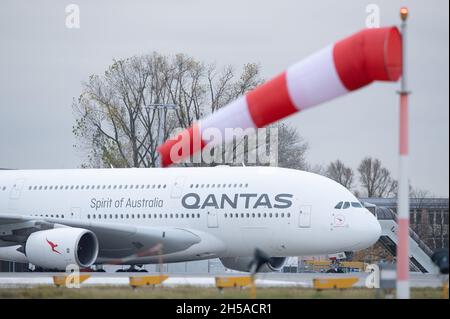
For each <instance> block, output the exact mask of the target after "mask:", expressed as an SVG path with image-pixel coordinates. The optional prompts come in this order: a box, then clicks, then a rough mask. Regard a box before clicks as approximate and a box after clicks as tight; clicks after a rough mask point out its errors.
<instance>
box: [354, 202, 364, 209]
mask: <svg viewBox="0 0 450 319" xmlns="http://www.w3.org/2000/svg"><path fill="white" fill-rule="evenodd" d="M352 207H357V208H362V205H361V204H360V203H358V202H352Z"/></svg>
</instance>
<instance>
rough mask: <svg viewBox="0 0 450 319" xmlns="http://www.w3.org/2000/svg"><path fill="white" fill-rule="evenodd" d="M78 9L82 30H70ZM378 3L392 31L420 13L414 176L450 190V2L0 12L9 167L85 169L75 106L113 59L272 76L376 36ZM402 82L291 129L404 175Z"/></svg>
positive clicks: (45, 6) (150, 4)
mask: <svg viewBox="0 0 450 319" xmlns="http://www.w3.org/2000/svg"><path fill="white" fill-rule="evenodd" d="M70 3H75V4H77V5H79V8H80V28H79V29H68V28H66V26H65V18H66V13H65V7H66V5H68V4H70ZM371 3H374V4H377V5H378V6H379V8H380V18H381V24H382V25H392V24H397V23H399V18H398V9H399V7H400V6H402V5H407V6H409V8H410V11H411V14H410V21H409V22H410V36H409V39H410V47H409V57H410V63H409V67H410V82H409V83H410V89H411V90H412V92H413V94H412V96H411V100H410V101H411V104H410V107H411V111H410V119H411V122H410V129H411V146H410V154H411V156H410V176H411V182H412V183H413V185H414V186H416V187H420V188H422V189H427V190H430V191H431V192H432V193H434V194H435V195H438V196H448V193H449V91H448V87H449V73H448V72H449V71H448V69H449V42H448V41H449V40H448V38H449V18H448V11H449V8H448V6H449V2H448V1H447V0H434V1H425V0H414V1H399V0H396V1H395V0H386V1H362V0H346V1H332V0H330V1H325V0H315V1H297V0H295V1H294V0H293V1H283V0H276V1H275V0H271V1H266V0H264V1H262V0H254V1H242V0H227V1H211V0H192V1H189V0H164V1H163V0H160V1H112V0H103V1H92V0H86V1H84V0H83V1H81V0H73V1H62V0H53V1H31V0H30V1H18V0H10V1H5V0H2V1H1V3H0V41H1V50H0V167H10V168H75V167H78V166H79V165H80V164H81V161H82V157H81V156H80V155H79V154H77V153H76V152H75V150H74V149H73V147H72V145H73V144H74V143H75V140H74V138H73V135H72V131H71V130H72V125H73V121H74V119H73V114H72V110H71V102H72V99H73V98H74V97H77V96H78V95H79V93H80V90H81V82H82V81H85V80H87V78H88V76H89V75H91V74H100V73H102V72H103V71H104V70H105V69H106V68H107V66H108V65H109V64H110V63H111V61H112V59H113V58H124V57H129V56H132V55H135V54H144V53H148V52H152V51H159V52H161V53H164V54H175V53H179V52H182V53H187V54H189V55H192V56H193V57H195V58H197V59H199V60H202V61H205V62H216V63H217V64H219V65H225V64H231V65H233V66H235V67H236V68H239V67H240V66H242V65H243V64H244V63H247V62H258V63H260V65H261V67H262V72H263V76H264V78H267V79H268V78H270V77H272V76H274V75H276V74H278V73H280V72H281V71H282V70H284V69H285V68H286V67H288V66H289V65H290V64H293V63H295V62H296V61H298V60H300V59H302V58H304V57H306V56H307V55H309V54H311V53H313V52H315V51H317V50H318V49H321V48H322V47H324V46H326V45H328V44H330V43H333V42H335V41H337V40H339V39H341V38H343V37H345V36H347V35H350V34H352V33H354V32H356V31H358V30H360V29H362V28H364V27H365V20H366V16H367V13H366V6H367V5H368V4H371ZM398 87H399V86H398V84H396V83H395V84H391V83H389V84H388V83H376V84H373V85H371V86H369V87H366V88H364V89H362V90H360V91H358V92H356V93H352V94H349V95H346V96H345V97H342V98H339V99H337V100H334V101H331V102H328V103H326V104H323V105H321V106H319V107H317V108H314V109H311V110H308V111H306V112H304V113H301V114H297V115H294V116H292V117H291V118H289V119H288V120H287V121H288V122H289V123H291V124H293V125H295V127H297V128H298V130H299V132H300V133H301V135H302V136H303V137H304V138H305V139H306V140H307V141H308V142H309V143H310V146H311V149H310V151H309V154H308V160H309V161H310V162H311V163H312V164H327V163H328V162H330V161H332V160H335V159H341V160H342V161H344V162H345V163H347V164H348V165H350V166H352V167H353V168H356V167H357V165H358V163H359V162H360V160H361V159H362V158H363V157H364V156H367V155H370V156H374V157H378V158H380V159H381V160H382V162H383V163H384V164H385V166H387V167H388V168H389V169H390V170H391V171H392V172H393V174H394V177H396V176H397V172H398V169H397V166H398V155H397V154H398V96H397V95H396V94H395V92H396V90H397V89H398Z"/></svg>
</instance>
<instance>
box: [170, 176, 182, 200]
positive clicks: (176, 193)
mask: <svg viewBox="0 0 450 319" xmlns="http://www.w3.org/2000/svg"><path fill="white" fill-rule="evenodd" d="M184 179H185V178H184V176H178V177H177V178H176V179H175V183H174V184H173V187H172V193H171V194H170V197H171V198H180V197H181V194H183V186H184Z"/></svg>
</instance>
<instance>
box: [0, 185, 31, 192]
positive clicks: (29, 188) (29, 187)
mask: <svg viewBox="0 0 450 319" xmlns="http://www.w3.org/2000/svg"><path fill="white" fill-rule="evenodd" d="M2 190H4V189H3V188H2ZM28 190H29V191H30V190H31V186H28Z"/></svg>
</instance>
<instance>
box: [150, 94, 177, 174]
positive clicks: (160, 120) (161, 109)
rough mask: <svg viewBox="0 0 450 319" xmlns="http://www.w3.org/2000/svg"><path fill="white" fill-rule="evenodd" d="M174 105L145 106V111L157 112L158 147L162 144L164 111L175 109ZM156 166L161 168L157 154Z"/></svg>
mask: <svg viewBox="0 0 450 319" xmlns="http://www.w3.org/2000/svg"><path fill="white" fill-rule="evenodd" d="M176 108H177V106H176V105H175V104H163V103H152V104H149V105H146V106H145V109H146V111H147V112H148V111H149V110H157V111H158V145H161V144H163V143H164V129H165V127H166V117H165V115H164V110H165V109H172V110H174V109H176ZM157 166H158V167H162V163H161V156H160V155H159V153H158V157H157Z"/></svg>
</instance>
